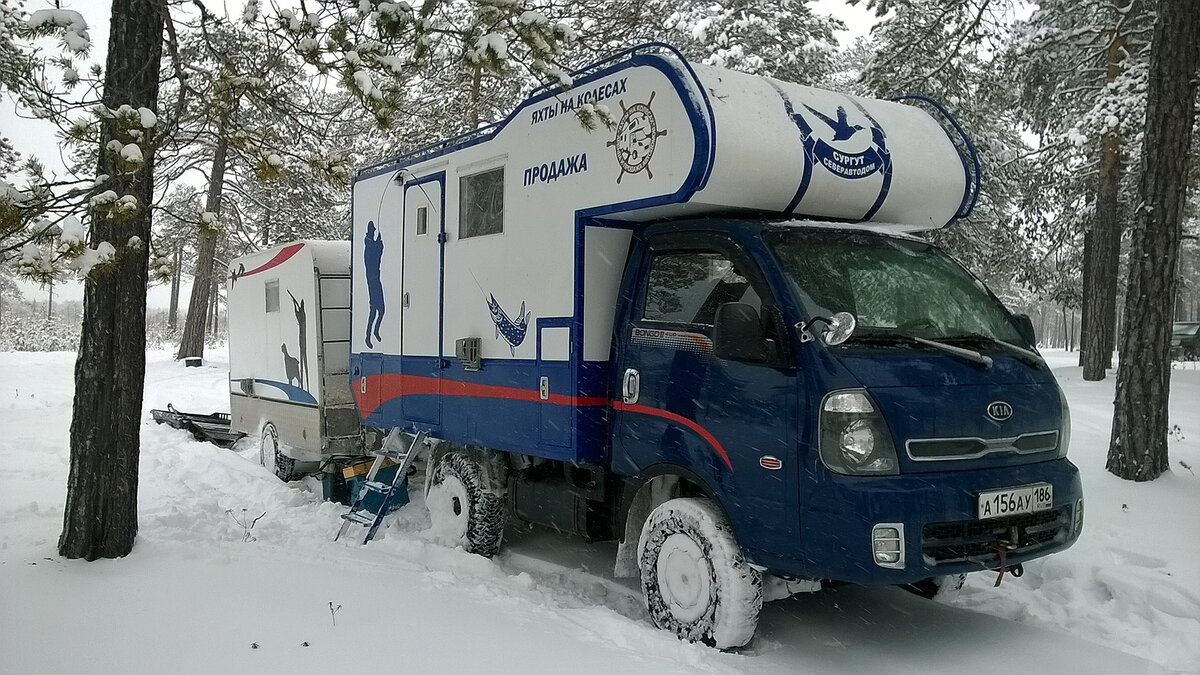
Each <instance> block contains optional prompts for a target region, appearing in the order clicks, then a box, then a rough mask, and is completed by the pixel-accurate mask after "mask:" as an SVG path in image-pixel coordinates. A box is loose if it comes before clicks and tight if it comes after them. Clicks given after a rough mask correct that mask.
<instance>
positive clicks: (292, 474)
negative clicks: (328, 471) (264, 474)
mask: <svg viewBox="0 0 1200 675" xmlns="http://www.w3.org/2000/svg"><path fill="white" fill-rule="evenodd" d="M258 463H259V464H261V465H263V466H264V467H266V468H267V470H269V471H270V472H271V473H273V474H275V475H276V476H277V477H278V478H279V480H281V481H283V482H285V483H288V482H291V481H294V480H297V479H299V478H301V477H302V476H303V474H302V473H301V472H299V471H297V470H296V460H294V459H292V458H291V457H288V456H287V455H285V454H283V453H282V452H281V451H280V450H279V431H278V430H277V429H276V428H275V425H274V424H271V423H270V422H268V423H267V424H265V425H263V430H262V436H261V437H260V438H259V444H258Z"/></svg>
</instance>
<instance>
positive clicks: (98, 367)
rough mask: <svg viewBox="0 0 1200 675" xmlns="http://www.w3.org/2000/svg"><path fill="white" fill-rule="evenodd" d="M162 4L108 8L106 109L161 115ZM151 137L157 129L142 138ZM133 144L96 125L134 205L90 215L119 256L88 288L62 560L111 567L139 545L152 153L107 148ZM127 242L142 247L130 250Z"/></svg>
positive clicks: (102, 167) (103, 161)
mask: <svg viewBox="0 0 1200 675" xmlns="http://www.w3.org/2000/svg"><path fill="white" fill-rule="evenodd" d="M166 14H167V7H166V3H165V2H163V0H113V5H112V22H111V27H110V33H109V35H110V37H109V43H108V62H107V65H106V67H105V70H104V96H103V102H104V105H105V106H107V107H108V108H111V109H116V108H119V107H120V106H122V105H130V106H133V107H134V108H135V109H136V108H139V107H145V108H148V109H150V110H155V109H156V108H157V107H158V74H159V73H158V66H159V61H160V59H161V56H162V32H163V21H164V19H165V17H166ZM146 131H147V135H148V136H151V137H152V134H153V132H154V129H150V130H146ZM113 140H117V141H120V142H121V143H130V142H132V141H134V140H135V139H134V138H132V137H131V136H130V135H129V134H128V133H127V131H126V130H125V129H123V128H122V124H121V121H120V120H116V119H106V118H101V122H100V161H99V166H98V170H97V173H101V174H108V175H109V176H112V177H113V178H112V179H111V181H112V183H111V184H112V185H113V189H115V190H116V191H117V193H118V194H121V195H132V196H133V197H135V198H136V199H137V207H138V210H137V212H136V213H135V214H133V215H132V216H127V215H123V216H121V217H120V218H112V217H109V214H110V213H111V212H110V211H101V210H99V209H96V210H93V212H92V223H91V236H90V241H91V244H92V245H93V246H95V245H97V244H99V243H100V242H110V243H111V244H112V245H113V246H114V247H116V255H115V257H114V258H113V260H112V261H111V262H109V263H106V264H103V265H101V266H98V267H96V268H94V269H93V270H92V273H91V274H89V275H88V277H87V279H86V281H85V282H84V299H83V330H82V334H81V336H80V340H79V356H78V358H77V359H76V361H75V401H74V408H73V411H72V417H71V468H70V473H69V475H68V478H67V502H66V507H65V511H64V514H63V531H62V535H61V536H60V537H59V540H58V552H59V554H60V555H62V556H64V557H67V558H84V559H87V560H95V559H97V558H117V557H121V556H124V555H127V554H128V553H129V552H130V551H131V550H133V540H134V537H135V536H137V481H138V447H139V443H140V438H139V433H138V432H139V428H140V425H141V419H142V388H143V384H144V377H145V370H146V367H145V366H146V281H147V278H146V275H147V268H148V266H149V250H150V246H149V243H150V204H151V203H152V201H153V199H154V185H153V176H154V147H153V145H150V144H147V145H149V147H143V148H142V151H143V156H144V157H145V160H146V161H145V163H144V164H143V165H142V166H141V167H139V168H138V169H137V170H135V171H133V172H126V171H124V170H123V168H122V167H121V166H120V165H119V157H118V155H117V154H116V153H113V152H111V151H107V150H106V149H105V148H106V146H107V145H108V143H109V142H111V141H113ZM133 236H137V237H139V238H140V239H141V241H142V244H141V245H139V246H129V245H128V244H127V242H128V241H129V239H130V238H131V237H133Z"/></svg>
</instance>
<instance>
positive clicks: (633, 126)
mask: <svg viewBox="0 0 1200 675" xmlns="http://www.w3.org/2000/svg"><path fill="white" fill-rule="evenodd" d="M593 105H603V106H606V107H607V108H608V110H609V111H610V112H611V115H612V117H613V119H614V120H615V121H616V124H615V126H613V127H612V128H608V127H606V126H604V125H598V126H597V128H595V129H587V128H585V127H584V126H583V125H582V124H581V122H580V119H579V117H578V116H577V114H576V113H577V112H578V111H580V110H581V109H584V108H585V107H586V106H593ZM963 157H964V154H963V153H962V152H961V151H960V149H959V148H956V145H955V142H952V140H951V137H950V136H949V135H948V133H947V131H946V130H944V129H943V127H942V126H941V125H940V124H939V122H938V121H936V120H935V119H934V118H933V117H931V116H930V115H929V114H927V113H926V112H925V111H924V110H922V109H920V108H916V107H913V106H909V105H904V104H900V103H895V102H888V101H880V100H870V99H862V98H856V97H852V96H845V95H841V94H836V93H833V92H828V91H823V90H818V89H813V88H810V87H804V86H800V85H796V84H790V83H785V82H780V81H776V80H772V79H769V78H763V77H756V76H751V75H745V74H741V73H736V72H733V71H729V70H724V69H721V68H715V67H707V66H700V65H692V64H688V63H687V62H685V61H683V60H682V59H680V58H678V57H677V55H675V54H673V53H637V52H633V53H626V54H624V55H623V56H622V57H621V58H619V59H613V60H609V61H608V62H603V63H601V64H598V65H597V66H595V67H592V68H591V69H589V70H588V71H586V72H583V73H581V74H578V75H577V76H576V78H575V80H574V86H573V87H572V88H571V89H569V90H567V91H565V92H556V91H551V90H542V91H540V92H537V93H536V94H535V95H534V96H533V97H532V98H530V99H529V100H527V101H525V102H524V103H522V104H521V105H520V106H519V107H518V108H517V109H516V110H515V111H514V112H513V113H512V114H511V115H510V116H509V117H508V118H506V119H505V120H503V121H502V122H500V123H498V124H496V125H494V126H492V127H489V128H487V129H484V130H480V131H478V132H475V133H472V134H469V135H466V136H464V137H460V138H458V139H451V140H449V141H446V142H445V143H443V144H441V145H438V146H434V147H431V148H428V149H425V150H423V151H419V152H416V153H413V154H410V155H406V156H403V157H400V158H397V159H395V160H392V161H390V162H386V163H383V164H380V165H377V166H374V167H369V168H366V169H363V170H362V171H360V172H359V174H358V176H357V178H356V180H355V183H354V187H353V201H352V221H353V234H352V237H351V239H352V242H351V243H352V249H353V256H352V259H353V264H352V272H353V293H352V297H353V302H352V304H353V313H352V314H353V316H352V323H351V326H352V328H351V336H350V341H351V342H350V344H351V357H350V359H351V362H350V367H351V382H352V389H353V392H354V395H355V397H356V399H357V404H358V411H359V415H360V417H361V418H362V420H363V421H364V424H366V425H367V426H371V427H375V428H379V429H388V428H392V427H403V428H406V429H414V428H423V429H428V430H429V431H430V432H431V435H432V436H434V437H437V438H442V439H446V440H450V441H454V442H461V443H470V444H478V445H483V446H486V447H489V448H495V449H500V450H508V451H514V452H522V453H527V454H531V455H535V456H540V457H546V458H549V459H560V460H568V461H588V462H600V461H602V460H603V459H604V452H605V450H604V448H605V443H606V441H605V424H606V421H605V420H606V417H605V416H606V410H607V405H608V402H609V400H610V395H611V392H610V391H609V389H610V383H609V381H608V378H609V367H608V360H609V358H610V356H609V355H610V350H611V348H612V336H613V320H614V308H615V307H616V304H617V294H618V291H619V288H620V284H621V275H622V272H623V270H624V266H625V261H626V256H627V253H628V250H629V244H630V240H631V236H632V232H633V230H634V229H635V228H636V227H637V226H638V224H639V223H643V222H646V221H650V220H656V219H663V218H674V217H680V216H689V215H693V216H704V215H716V214H738V213H741V214H774V215H777V216H801V215H802V216H805V217H810V218H811V217H816V218H820V219H827V220H842V221H852V222H865V223H869V224H872V225H873V226H875V227H878V228H881V229H888V230H904V231H917V230H923V229H932V228H938V227H941V226H943V225H945V224H946V223H947V222H948V221H950V220H951V219H952V218H954V217H955V216H956V214H959V213H961V212H963V211H964V209H967V208H968V207H969V202H970V201H971V199H973V188H974V186H973V185H972V183H973V178H974V176H973V175H972V174H971V172H970V171H969V170H968V168H967V163H966V161H965V160H964V159H963ZM475 340H477V342H478V347H479V352H480V353H479V357H480V361H479V364H478V365H479V369H478V370H475V369H473V368H474V365H473V364H472V363H471V362H470V361H471V360H470V359H459V358H456V356H457V355H458V354H457V353H456V346H458V345H462V346H463V347H465V348H466V349H467V354H466V355H467V356H473V354H472V353H471V351H470V350H471V349H472V348H473V344H472V343H473V342H474V341H475ZM460 341H461V342H460Z"/></svg>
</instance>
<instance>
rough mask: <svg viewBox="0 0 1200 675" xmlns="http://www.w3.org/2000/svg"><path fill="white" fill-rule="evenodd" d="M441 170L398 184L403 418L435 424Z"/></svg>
mask: <svg viewBox="0 0 1200 675" xmlns="http://www.w3.org/2000/svg"><path fill="white" fill-rule="evenodd" d="M445 182H446V174H445V172H440V173H436V174H431V175H429V176H424V177H421V178H416V179H413V180H411V181H409V182H407V183H405V184H404V267H403V272H402V276H403V279H402V281H401V301H400V304H401V309H400V311H401V318H400V322H401V323H400V354H401V355H402V358H403V366H402V367H403V369H404V375H405V377H404V383H405V386H404V388H405V390H406V392H405V395H404V403H403V406H404V417H405V418H406V419H409V420H412V421H417V422H426V423H429V424H441V418H442V403H441V393H442V389H441V384H442V381H441V375H442V352H441V347H442V298H443V296H444V293H445V291H444V285H443V278H442V275H443V267H444V265H443V262H444V246H445V240H446V235H445V231H446V229H445V222H446V221H445V210H446V209H445V203H446V200H445V189H446V188H445ZM409 392H412V393H409Z"/></svg>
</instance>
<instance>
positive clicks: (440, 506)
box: [349, 44, 1083, 648]
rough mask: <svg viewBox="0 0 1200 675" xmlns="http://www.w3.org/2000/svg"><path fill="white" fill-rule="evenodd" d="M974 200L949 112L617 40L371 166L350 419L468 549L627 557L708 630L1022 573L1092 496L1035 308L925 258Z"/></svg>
mask: <svg viewBox="0 0 1200 675" xmlns="http://www.w3.org/2000/svg"><path fill="white" fill-rule="evenodd" d="M978 186H979V169H978V162H977V161H976V160H975V156H974V152H973V150H972V148H971V146H970V142H969V140H968V139H967V136H966V134H965V133H964V132H963V131H962V130H961V128H959V126H958V124H957V123H956V122H955V121H954V120H953V118H951V117H950V116H949V114H948V113H946V112H945V111H944V110H943V109H942V108H941V107H940V106H938V105H937V104H935V103H933V102H931V101H928V100H925V99H909V100H906V101H904V102H901V101H882V100H874V99H866V98H860V97H854V96H847V95H842V94H837V93H833V92H828V91H823V90H819V89H814V88H811V87H805V86H800V85H797V84H792V83H786V82H781V81H778V80H773V79H770V78H765V77H757V76H752V75H746V74H743V73H737V72H733V71H729V70H725V69H721V68H716V67H710V66H704V65H701V64H694V63H689V62H687V61H686V60H685V59H683V58H682V56H680V55H679V54H678V53H677V52H676V51H674V50H673V49H671V48H670V47H667V46H665V45H657V44H652V45H644V46H641V47H638V48H635V49H632V50H628V51H625V52H622V53H620V54H617V55H615V56H613V57H611V58H608V59H605V60H602V61H600V62H598V63H596V64H593V65H591V66H589V67H587V68H584V69H582V70H580V71H578V72H576V73H574V74H573V79H572V83H571V86H570V87H569V88H567V89H565V90H560V89H554V88H546V89H542V90H539V91H537V92H535V93H534V94H533V95H532V96H531V97H530V98H529V99H528V100H526V101H525V102H523V103H522V104H520V105H519V106H518V107H517V109H516V110H514V111H513V112H512V114H510V115H509V116H508V117H506V118H505V119H504V120H502V121H500V122H498V123H496V124H494V125H492V126H490V127H487V128H484V129H480V130H477V131H474V132H471V133H469V134H466V135H464V136H460V137H457V138H453V139H449V140H447V141H445V142H443V143H439V144H436V145H434V146H431V147H428V148H424V149H421V150H418V151H416V152H413V153H409V154H407V155H403V156H401V157H398V158H396V159H393V160H390V161H388V162H384V163H381V164H378V165H375V166H370V167H366V168H364V169H362V170H360V171H359V172H358V174H357V177H356V179H355V181H354V185H353V193H352V195H353V196H352V235H351V239H352V241H351V245H352V264H351V270H352V289H351V307H352V310H351V335H350V338H349V340H350V342H349V344H350V361H349V366H350V375H349V377H350V381H351V389H352V391H353V394H354V400H355V404H356V406H357V411H358V414H359V418H360V420H361V422H362V425H363V427H364V429H366V430H367V434H368V435H370V436H373V437H375V438H379V437H382V436H383V435H386V434H388V433H389V432H391V431H392V430H396V429H400V430H403V431H405V432H407V433H409V434H412V435H416V434H421V435H422V437H425V436H427V437H428V438H430V439H433V440H434V441H436V445H435V449H434V451H433V453H432V456H431V457H430V459H429V461H428V464H427V475H426V486H427V488H426V492H427V494H426V504H427V505H428V507H429V510H430V515H431V518H432V519H433V521H434V523H435V525H436V526H437V527H438V529H439V531H450V532H455V533H457V535H456V536H457V539H458V541H459V542H460V543H461V544H462V545H463V547H464V548H466V549H467V550H470V551H474V552H477V553H481V554H483V555H490V554H492V553H494V552H495V551H496V550H497V549H498V548H499V547H500V545H501V543H502V535H503V527H504V522H505V520H506V519H507V518H509V517H515V518H517V519H520V520H522V521H527V522H530V523H538V524H542V525H547V526H550V527H554V528H557V529H559V530H562V531H566V532H573V533H577V534H579V535H581V536H583V537H585V538H587V539H589V540H617V541H619V542H620V544H619V547H618V555H617V560H616V562H615V571H616V573H617V574H618V575H630V576H639V575H640V577H641V582H642V589H643V591H644V594H645V598H646V606H647V610H648V611H649V613H650V616H651V617H652V619H653V620H654V622H655V623H656V625H658V626H660V627H663V628H665V629H667V630H671V631H674V632H675V633H676V634H678V635H679V636H680V637H682V638H684V639H688V640H695V641H702V642H705V643H708V644H712V645H715V646H718V647H722V648H727V647H735V646H740V645H743V644H745V643H746V642H747V641H748V640H750V638H751V636H752V635H753V633H754V626H755V624H756V621H757V616H758V611H759V608H760V607H761V603H762V600H763V598H764V595H766V596H768V597H779V596H780V595H786V594H787V592H789V591H795V590H799V589H805V590H812V589H815V588H819V587H820V586H821V585H822V583H823V582H826V581H836V582H850V583H860V584H897V585H901V584H907V585H916V586H918V587H921V588H924V589H929V588H932V587H934V586H936V584H937V583H938V582H937V580H938V579H941V578H945V577H947V576H951V575H957V574H961V573H965V572H970V571H977V570H986V569H994V570H997V571H999V573H1000V574H1001V575H1003V574H1004V573H1005V572H1006V571H1007V570H1009V569H1012V568H1014V567H1019V566H1020V564H1021V563H1022V562H1024V561H1026V560H1029V559H1032V558H1036V557H1039V556H1043V555H1047V554H1049V553H1052V552H1055V551H1058V550H1062V549H1064V548H1066V547H1068V546H1070V545H1071V544H1072V543H1073V542H1074V541H1075V539H1076V538H1077V537H1078V535H1079V532H1080V530H1081V528H1082V513H1083V511H1082V509H1083V503H1082V492H1081V489H1080V484H1079V478H1078V472H1077V470H1076V469H1075V467H1074V466H1073V465H1072V464H1071V463H1070V462H1069V460H1067V459H1066V457H1065V453H1066V448H1067V443H1068V436H1069V418H1068V413H1067V409H1066V404H1065V400H1064V399H1063V397H1062V395H1061V391H1060V390H1059V388H1058V386H1057V384H1056V383H1055V381H1054V378H1053V375H1052V374H1051V373H1050V370H1049V368H1048V367H1047V366H1046V365H1045V363H1044V361H1043V360H1042V359H1041V357H1040V356H1039V355H1038V354H1037V353H1036V348H1035V347H1034V340H1033V336H1032V324H1031V323H1030V322H1029V320H1028V317H1022V316H1014V315H1013V314H1012V313H1011V312H1009V311H1008V310H1007V309H1006V308H1004V306H1003V305H1002V304H1001V303H1000V302H999V300H998V299H997V298H996V297H995V295H994V294H992V293H991V292H990V291H988V290H987V288H986V287H985V286H984V285H983V284H982V283H981V282H979V281H978V280H977V279H975V278H974V277H973V276H972V275H971V274H970V273H969V272H968V271H967V270H965V269H964V268H963V267H962V266H961V265H959V264H957V263H955V262H954V261H953V260H952V259H950V258H949V257H948V256H946V255H945V254H944V253H942V252H941V251H940V250H938V249H937V248H936V247H934V246H932V245H930V244H928V243H927V242H925V241H923V240H921V239H920V238H918V237H916V236H914V234H919V233H920V232H922V231H927V230H932V229H937V228H941V227H944V226H946V225H947V224H948V223H950V222H952V221H953V220H955V219H957V218H961V217H963V216H966V215H967V214H969V213H970V211H971V208H972V207H973V205H974V202H975V199H976V198H977V196H978Z"/></svg>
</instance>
